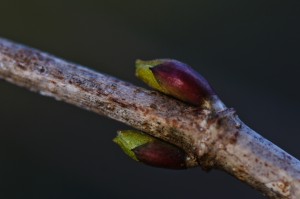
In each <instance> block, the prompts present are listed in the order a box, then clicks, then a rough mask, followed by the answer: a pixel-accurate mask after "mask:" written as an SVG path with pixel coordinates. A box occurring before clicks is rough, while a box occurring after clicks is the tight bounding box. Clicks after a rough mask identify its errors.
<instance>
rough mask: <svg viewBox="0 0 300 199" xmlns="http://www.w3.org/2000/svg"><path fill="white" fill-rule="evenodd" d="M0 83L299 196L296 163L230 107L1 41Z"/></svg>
mask: <svg viewBox="0 0 300 199" xmlns="http://www.w3.org/2000/svg"><path fill="white" fill-rule="evenodd" d="M0 78H2V79H4V80H6V81H9V82H11V83H13V84H16V85H19V86H22V87H25V88H27V89H29V90H31V91H35V92H39V93H40V94H42V95H46V96H50V97H54V98H55V99H57V100H63V101H65V102H67V103H70V104H74V105H76V106H78V107H80V108H83V109H86V110H90V111H93V112H95V113H98V114H103V115H106V116H108V117H110V118H113V119H115V120H118V121H120V122H123V123H126V124H128V125H130V126H132V127H134V128H137V129H139V130H142V131H144V132H147V133H149V134H151V135H153V136H155V137H158V138H161V139H163V140H165V141H167V142H170V143H172V144H175V145H177V146H179V147H180V148H182V149H184V150H185V151H186V152H187V154H188V157H189V158H187V164H188V165H189V166H197V165H199V166H201V167H202V168H204V169H207V170H209V169H212V168H218V169H222V170H225V171H226V172H228V173H230V174H232V175H233V176H235V177H237V178H238V179H240V180H241V181H244V182H246V183H248V184H249V185H251V186H252V187H254V188H255V189H258V190H259V191H261V192H262V193H263V194H265V195H266V196H269V197H270V198H293V199H296V198H300V162H299V161H298V160H297V159H296V158H294V157H292V156H291V155H289V154H288V153H286V152H285V151H283V150H281V149H280V148H278V147H277V146H275V145H274V144H273V143H271V142H269V141H268V140H266V139H264V138H263V137H261V136H260V135H258V134H257V133H255V132H254V131H253V130H251V129H250V128H249V127H247V126H246V125H245V124H244V123H242V122H241V121H240V120H239V118H238V117H237V115H236V114H235V111H234V110H233V109H225V110H224V111H221V112H218V113H211V112H210V111H208V110H202V109H200V108H197V107H192V106H189V105H187V104H184V103H182V102H180V101H177V100H175V99H172V98H169V97H167V96H165V95H162V94H160V93H158V92H155V91H149V90H145V89H143V88H139V87H136V86H134V85H132V84H130V83H127V82H124V81H121V80H118V79H116V78H114V77H110V76H108V75H104V74H100V73H97V72H95V71H93V70H90V69H87V68H84V67H82V66H79V65H76V64H73V63H69V62H66V61H64V60H61V59H58V58H56V57H54V56H51V55H49V54H46V53H42V52H40V51H38V50H35V49H32V48H29V47H26V46H22V45H19V44H15V43H13V42H10V41H8V40H5V39H0Z"/></svg>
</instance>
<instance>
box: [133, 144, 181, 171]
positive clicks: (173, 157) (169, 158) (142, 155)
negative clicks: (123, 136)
mask: <svg viewBox="0 0 300 199" xmlns="http://www.w3.org/2000/svg"><path fill="white" fill-rule="evenodd" d="M132 151H133V152H134V154H135V156H136V157H137V159H138V160H139V161H140V162H143V163H145V164H147V165H150V166H154V167H161V168H167V169H185V168H186V164H185V161H186V153H185V152H184V151H183V150H182V149H180V148H178V147H176V146H173V145H171V144H168V143H165V142H162V141H158V140H155V141H153V142H149V143H147V144H144V145H141V146H139V147H136V148H134V149H132Z"/></svg>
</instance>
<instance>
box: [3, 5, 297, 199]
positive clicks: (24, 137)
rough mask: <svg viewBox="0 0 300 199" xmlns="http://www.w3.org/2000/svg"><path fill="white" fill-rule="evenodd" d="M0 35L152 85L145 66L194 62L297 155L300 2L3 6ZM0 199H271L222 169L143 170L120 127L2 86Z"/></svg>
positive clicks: (245, 115)
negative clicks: (147, 62)
mask: <svg viewBox="0 0 300 199" xmlns="http://www.w3.org/2000/svg"><path fill="white" fill-rule="evenodd" d="M0 7H1V12H0V36H1V37H5V38H8V39H11V40H14V41H16V42H20V43H23V44H26V45H29V46H32V47H35V48H38V49H41V50H43V51H46V52H50V53H52V54H54V55H56V56H59V57H62V58H64V59H67V60H71V61H73V62H76V63H80V64H82V65H85V66H88V67H90V68H93V69H95V70H98V71H101V72H104V73H107V74H110V75H113V76H116V77H118V78H120V79H123V80H126V81H130V82H132V83H135V84H137V85H140V86H144V85H143V84H142V83H140V82H139V81H138V80H136V79H135V77H134V66H133V65H134V61H135V59H137V58H141V59H154V58H165V57H168V58H175V59H178V60H181V61H183V62H186V63H188V64H190V65H192V66H194V67H195V68H196V69H197V70H198V71H200V72H201V74H203V75H204V76H205V77H206V78H207V79H208V80H209V82H210V83H211V84H212V85H213V87H214V88H215V89H216V90H217V92H218V93H219V95H220V97H221V98H222V99H223V100H224V102H225V103H226V104H227V105H228V106H230V107H234V108H236V110H237V111H238V114H239V115H240V117H241V118H242V120H244V121H245V122H246V123H247V124H248V125H249V126H251V127H252V128H253V129H255V130H257V131H258V132H259V133H260V134H262V135H263V136H264V137H266V138H268V139H269V140H271V141H272V142H274V143H275V144H277V145H279V146H280V147H282V148H283V149H285V150H287V151H288V152H289V153H291V154H292V155H294V156H296V157H298V158H300V151H299V149H298V147H299V138H300V135H299V134H300V131H299V124H298V122H299V112H300V105H299V101H300V94H299V85H300V79H299V76H300V69H299V66H300V60H299V53H300V50H299V46H300V28H299V21H300V14H299V13H300V2H299V1H289V0H288V1H271V0H269V1H261V0H254V1H238V0H229V1H222V0H202V1H199V0H185V1H170V0H169V1H158V0H152V1H137V0H135V1H133V0H129V1H126V0H123V1H121V0H120V1H118V0H116V1H101V0H98V1H92V0H85V1H67V0H51V1H50V0H49V1H48V0H46V1H38V0H26V1H22V0H1V1H0ZM0 96H1V97H0V113H1V114H0V128H1V129H0V198H1V199H2V198H3V199H15V198H18V199H25V198H26V199H27V198H31V199H39V198H49V199H63V198H74V199H77V198H80V199H81V198H88V199H96V198H97V199H98V198H123V199H126V198H131V199H137V198H139V199H140V198H143V199H148V198H149V199H150V198H156V199H160V198H173V199H175V198H189V199H193V198H195V199H196V198H220V197H222V198H244V199H246V198H249V199H250V198H251V199H253V198H264V197H263V196H261V194H260V193H257V192H256V191H255V190H252V189H251V188H250V187H248V186H247V185H245V184H243V183H241V182H239V181H238V180H236V179H234V178H233V177H231V176H229V175H228V174H226V173H223V172H220V171H211V172H209V173H208V174H207V173H205V172H203V171H202V170H201V169H199V168H195V169H190V170H186V171H172V170H165V169H158V168H152V167H148V166H144V165H142V164H138V163H136V162H134V161H132V160H130V159H129V158H128V157H127V156H125V155H124V154H123V153H122V152H121V150H120V149H119V148H118V147H117V146H116V145H115V144H113V143H112V141H111V140H112V138H113V137H114V136H115V134H116V131H117V130H119V129H128V128H130V127H127V126H125V125H123V124H121V123H118V122H116V121H113V120H110V119H107V118H104V117H100V116H98V115H96V114H94V113H91V112H87V111H84V110H81V109H79V108H76V107H73V106H71V105H68V104H65V103H63V102H57V101H55V100H53V99H50V98H46V97H42V96H40V95H38V94H36V93H31V92H28V91H27V90H25V89H23V88H19V87H16V86H14V85H11V84H8V83H6V82H4V81H0Z"/></svg>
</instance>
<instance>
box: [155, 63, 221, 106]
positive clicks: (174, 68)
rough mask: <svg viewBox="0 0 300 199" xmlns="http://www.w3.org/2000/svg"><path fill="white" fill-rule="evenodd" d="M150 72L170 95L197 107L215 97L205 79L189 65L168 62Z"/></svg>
mask: <svg viewBox="0 0 300 199" xmlns="http://www.w3.org/2000/svg"><path fill="white" fill-rule="evenodd" d="M150 70H151V71H152V72H153V74H154V76H155V78H156V80H157V82H158V83H159V84H160V86H161V87H163V88H164V89H165V90H167V91H168V92H169V94H170V95H173V96H174V97H176V98H178V99H180V100H183V101H185V102H188V103H190V104H193V105H196V106H202V105H203V103H204V101H205V100H206V99H208V98H209V97H210V96H212V95H215V92H214V90H213V89H212V88H211V87H210V85H209V84H208V82H207V81H206V79H205V78H204V77H202V76H201V75H200V74H199V73H198V72H196V71H195V70H193V69H192V68H191V67H190V66H188V65H187V64H184V63H182V62H179V61H176V60H166V61H164V62H163V63H161V64H159V65H156V66H154V67H152V68H150Z"/></svg>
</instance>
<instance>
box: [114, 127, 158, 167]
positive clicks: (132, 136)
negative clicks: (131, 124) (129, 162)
mask: <svg viewBox="0 0 300 199" xmlns="http://www.w3.org/2000/svg"><path fill="white" fill-rule="evenodd" d="M153 139H154V138H153V137H151V136H148V135H146V134H144V133H141V132H139V131H134V130H126V131H118V135H117V136H116V137H115V138H114V139H113V142H115V143H116V144H118V145H119V146H120V147H121V149H122V150H123V151H124V152H125V153H126V154H127V155H128V156H129V157H131V158H133V159H134V160H136V161H138V159H137V158H136V156H135V154H134V152H133V151H132V149H134V148H136V147H138V146H141V145H143V144H145V143H148V142H151V141H153Z"/></svg>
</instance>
